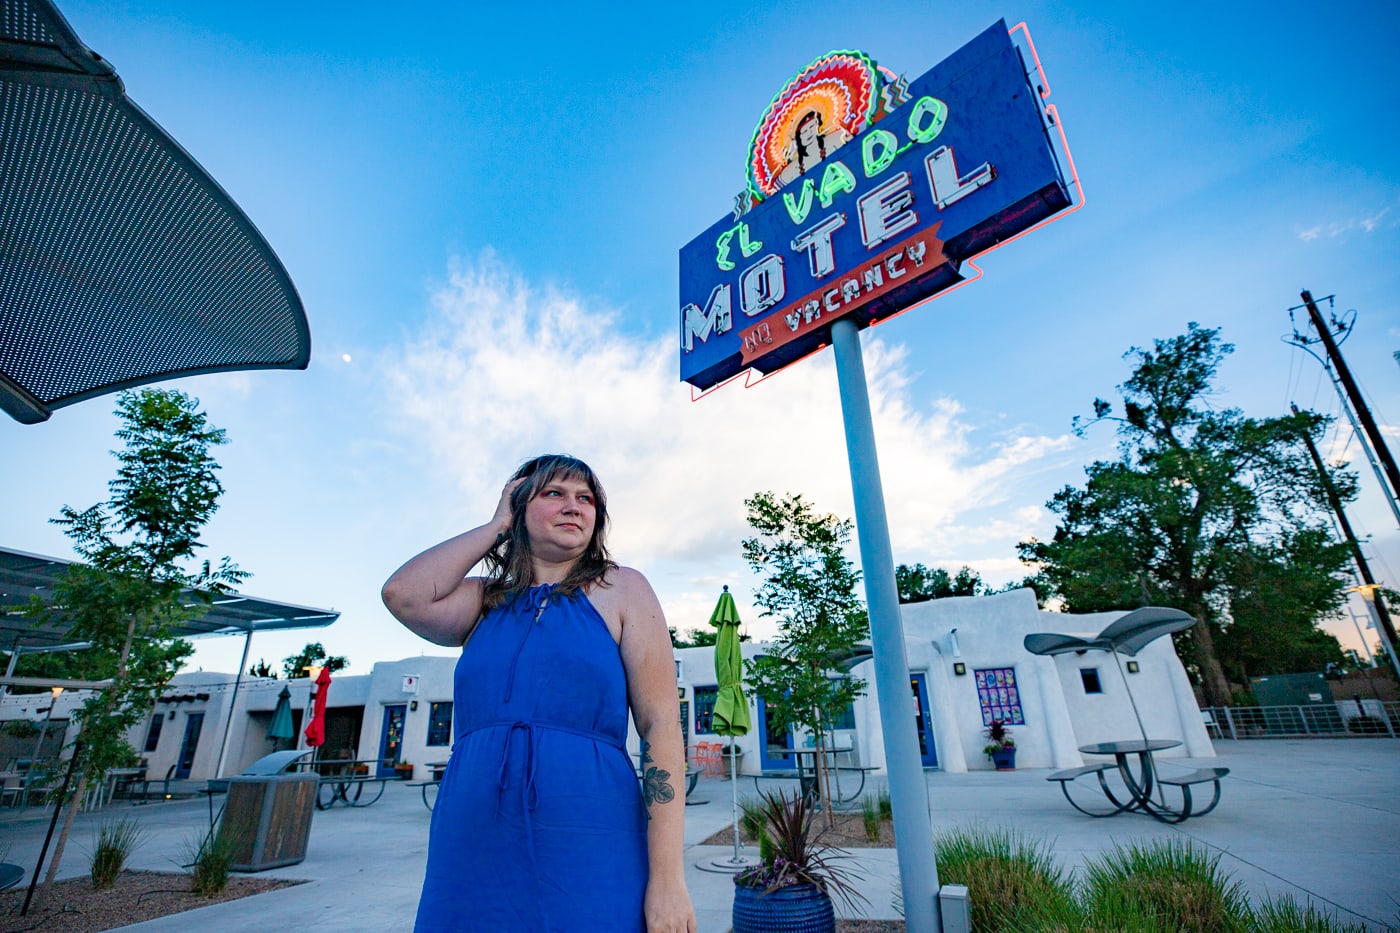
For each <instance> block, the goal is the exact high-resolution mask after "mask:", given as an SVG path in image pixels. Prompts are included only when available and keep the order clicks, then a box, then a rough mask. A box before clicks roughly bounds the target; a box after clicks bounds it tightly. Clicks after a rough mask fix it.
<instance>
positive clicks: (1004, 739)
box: [982, 719, 1016, 771]
mask: <svg viewBox="0 0 1400 933" xmlns="http://www.w3.org/2000/svg"><path fill="white" fill-rule="evenodd" d="M987 738H989V739H991V741H990V742H988V743H987V744H986V745H984V746H983V747H982V751H983V752H985V753H986V754H987V757H988V758H990V759H992V764H994V765H996V769H997V770H998V771H1015V770H1016V740H1015V739H1013V738H1012V737H1011V733H1010V732H1009V731H1007V728H1006V723H1004V722H1002V721H1001V720H1000V719H993V720H992V724H991V725H990V726H988V727H987Z"/></svg>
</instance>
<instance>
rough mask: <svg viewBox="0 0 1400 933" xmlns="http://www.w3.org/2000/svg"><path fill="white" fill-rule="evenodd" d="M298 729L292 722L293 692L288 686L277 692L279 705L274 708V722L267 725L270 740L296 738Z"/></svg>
mask: <svg viewBox="0 0 1400 933" xmlns="http://www.w3.org/2000/svg"><path fill="white" fill-rule="evenodd" d="M296 734H297V729H296V726H295V725H293V724H292V693H291V691H290V690H288V689H287V688H286V687H283V688H282V692H281V693H279V694H277V706H276V707H275V708H274V709H273V710H272V723H271V724H270V725H269V726H268V727H267V739H268V741H269V742H283V741H287V740H290V739H294V738H296Z"/></svg>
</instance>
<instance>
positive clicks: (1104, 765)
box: [1045, 761, 1133, 817]
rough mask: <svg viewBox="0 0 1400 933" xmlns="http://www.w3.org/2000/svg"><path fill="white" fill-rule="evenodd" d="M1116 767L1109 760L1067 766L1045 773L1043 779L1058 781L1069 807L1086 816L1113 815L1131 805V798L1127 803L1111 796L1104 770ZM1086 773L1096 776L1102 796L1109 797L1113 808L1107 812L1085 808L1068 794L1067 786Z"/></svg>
mask: <svg viewBox="0 0 1400 933" xmlns="http://www.w3.org/2000/svg"><path fill="white" fill-rule="evenodd" d="M1117 767H1118V766H1117V765H1116V764H1114V763H1113V762H1111V761H1110V762H1101V763H1099V764H1094V765H1084V766H1083V767H1080V768H1067V769H1066V770H1064V771H1056V772H1055V773H1054V774H1050V775H1047V776H1046V778H1045V780H1047V781H1056V782H1058V783H1059V785H1060V792H1061V793H1063V794H1064V795H1065V799H1066V800H1068V801H1069V805H1070V806H1071V807H1074V809H1076V810H1078V811H1079V812H1080V813H1083V814H1085V815H1086V816H1093V817H1101V816H1115V815H1117V814H1119V813H1122V812H1123V811H1124V810H1127V809H1129V808H1130V807H1131V806H1132V805H1133V802H1132V800H1131V799H1129V800H1128V802H1127V803H1120V802H1119V801H1118V798H1117V797H1115V796H1113V791H1111V790H1110V789H1109V787H1108V781H1107V780H1105V779H1104V773H1105V772H1108V771H1114V770H1116V769H1117ZM1086 774H1093V775H1096V776H1097V777H1098V779H1099V789H1100V790H1102V791H1103V794H1104V796H1105V797H1107V798H1108V799H1109V802H1110V803H1112V804H1113V806H1114V809H1112V810H1110V811H1108V812H1107V813H1095V812H1094V811H1093V810H1086V809H1084V808H1083V807H1081V806H1080V805H1079V804H1077V803H1075V800H1074V798H1073V797H1071V796H1070V795H1069V786H1070V785H1071V784H1073V783H1074V782H1075V781H1077V780H1079V779H1080V778H1082V777H1084V775H1086Z"/></svg>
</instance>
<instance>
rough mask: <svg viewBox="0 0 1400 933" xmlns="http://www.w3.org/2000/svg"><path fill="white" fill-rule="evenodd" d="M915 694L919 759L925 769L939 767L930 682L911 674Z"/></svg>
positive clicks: (923, 677)
mask: <svg viewBox="0 0 1400 933" xmlns="http://www.w3.org/2000/svg"><path fill="white" fill-rule="evenodd" d="M909 687H910V689H911V690H912V691H913V693H914V728H915V730H916V731H917V732H918V733H919V758H920V759H921V760H922V761H923V763H924V767H925V768H936V767H938V750H937V749H936V748H934V745H933V719H932V717H930V716H929V714H928V680H927V678H926V676H925V675H924V674H910V675H909Z"/></svg>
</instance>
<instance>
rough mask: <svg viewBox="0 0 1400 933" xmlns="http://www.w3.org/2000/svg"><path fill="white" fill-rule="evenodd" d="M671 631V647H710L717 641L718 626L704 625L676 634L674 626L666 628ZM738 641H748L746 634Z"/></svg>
mask: <svg viewBox="0 0 1400 933" xmlns="http://www.w3.org/2000/svg"><path fill="white" fill-rule="evenodd" d="M667 631H669V632H670V633H671V647H672V648H711V647H714V645H715V644H716V643H718V641H719V626H716V625H706V626H705V627H704V628H689V629H686V630H685V634H684V635H678V634H676V628H675V626H671V627H670V628H669V629H667ZM739 640H740V641H748V640H749V636H748V635H740V636H739Z"/></svg>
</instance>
